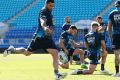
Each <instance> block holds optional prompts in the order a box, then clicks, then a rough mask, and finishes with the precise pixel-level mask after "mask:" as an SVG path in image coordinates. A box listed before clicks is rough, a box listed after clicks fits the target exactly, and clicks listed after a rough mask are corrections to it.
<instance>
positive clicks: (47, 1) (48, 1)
mask: <svg viewBox="0 0 120 80" xmlns="http://www.w3.org/2000/svg"><path fill="white" fill-rule="evenodd" d="M50 2H51V3H54V0H46V1H45V3H46V4H48V3H50Z"/></svg>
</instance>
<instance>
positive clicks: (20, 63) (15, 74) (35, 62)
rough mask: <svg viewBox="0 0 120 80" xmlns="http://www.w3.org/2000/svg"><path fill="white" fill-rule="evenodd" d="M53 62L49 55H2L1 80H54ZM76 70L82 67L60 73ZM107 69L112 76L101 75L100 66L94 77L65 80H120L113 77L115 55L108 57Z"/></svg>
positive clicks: (77, 66) (77, 77)
mask: <svg viewBox="0 0 120 80" xmlns="http://www.w3.org/2000/svg"><path fill="white" fill-rule="evenodd" d="M51 61H52V58H51V56H50V55H49V54H32V55H31V56H29V57H26V56H24V55H22V54H11V55H9V56H7V57H3V56H2V54H0V80H54V74H53V68H52V62H51ZM74 69H80V65H70V69H67V70H64V69H61V68H60V72H67V73H70V72H71V71H72V70H74ZM106 69H107V70H109V71H110V74H107V75H104V74H101V73H100V72H99V70H100V65H98V66H97V69H96V71H95V72H94V74H93V75H68V76H67V77H66V78H65V79H64V80H120V77H119V78H115V77H112V76H111V74H113V73H114V55H110V54H109V55H108V58H107V63H106Z"/></svg>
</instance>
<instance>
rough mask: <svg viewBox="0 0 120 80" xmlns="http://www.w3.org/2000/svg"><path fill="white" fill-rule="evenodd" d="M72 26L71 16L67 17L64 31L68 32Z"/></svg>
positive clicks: (63, 27)
mask: <svg viewBox="0 0 120 80" xmlns="http://www.w3.org/2000/svg"><path fill="white" fill-rule="evenodd" d="M70 26H71V24H70V18H69V16H67V17H65V23H64V24H63V26H62V31H66V30H68V29H69V28H70Z"/></svg>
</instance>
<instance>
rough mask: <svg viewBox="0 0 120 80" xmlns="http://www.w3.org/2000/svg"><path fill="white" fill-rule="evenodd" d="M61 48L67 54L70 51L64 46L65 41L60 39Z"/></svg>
mask: <svg viewBox="0 0 120 80" xmlns="http://www.w3.org/2000/svg"><path fill="white" fill-rule="evenodd" d="M59 47H60V48H61V49H63V50H64V51H65V53H66V54H68V50H67V49H66V47H65V45H64V40H63V39H59Z"/></svg>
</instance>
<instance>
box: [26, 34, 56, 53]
mask: <svg viewBox="0 0 120 80" xmlns="http://www.w3.org/2000/svg"><path fill="white" fill-rule="evenodd" d="M38 49H43V50H44V51H45V52H47V49H57V47H56V45H55V43H54V41H53V40H52V39H48V38H44V37H41V38H39V37H37V36H36V37H34V38H33V39H32V41H31V43H30V45H29V46H28V48H27V50H28V51H30V52H33V51H35V50H38Z"/></svg>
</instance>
